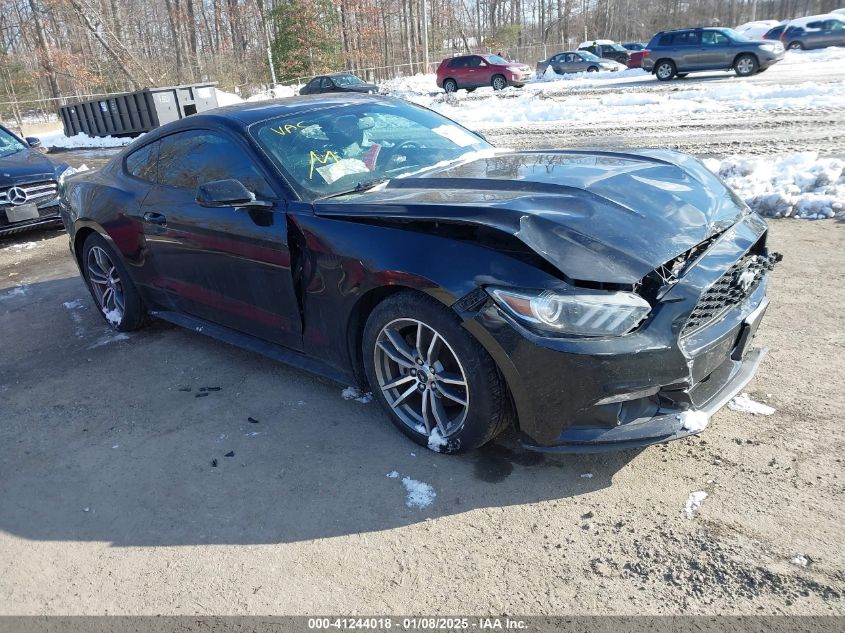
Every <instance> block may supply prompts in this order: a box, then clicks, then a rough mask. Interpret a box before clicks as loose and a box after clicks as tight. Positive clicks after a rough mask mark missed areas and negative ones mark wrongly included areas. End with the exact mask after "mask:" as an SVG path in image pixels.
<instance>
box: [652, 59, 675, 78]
mask: <svg viewBox="0 0 845 633" xmlns="http://www.w3.org/2000/svg"><path fill="white" fill-rule="evenodd" d="M676 72H677V69H676V68H675V64H674V62H672V61H670V60H668V59H663V60H661V61H659V62H657V66H655V67H654V75H655V77H657V79H659V80H660V81H669V80H670V79H672V77H674V76H675V73H676Z"/></svg>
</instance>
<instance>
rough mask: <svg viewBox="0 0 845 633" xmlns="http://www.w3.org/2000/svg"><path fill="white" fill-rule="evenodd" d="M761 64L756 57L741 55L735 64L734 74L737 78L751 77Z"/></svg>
mask: <svg viewBox="0 0 845 633" xmlns="http://www.w3.org/2000/svg"><path fill="white" fill-rule="evenodd" d="M758 67H759V64H758V63H757V58H756V57H754V55H740V56H739V57H737V58H736V61H735V62H734V72H735V73H736V74H737V77H749V76H751V75H753V74H754V73H756V72H757V68H758Z"/></svg>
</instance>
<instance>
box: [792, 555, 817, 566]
mask: <svg viewBox="0 0 845 633" xmlns="http://www.w3.org/2000/svg"><path fill="white" fill-rule="evenodd" d="M789 562H791V563H792V564H793V565H798V566H799V567H808V566H809V565H812V564H813V562H815V561H813V559H812V558H810V557H809V556H807V555H806V554H798V556H796V557H795V558H793V559H792V560H791V561H789Z"/></svg>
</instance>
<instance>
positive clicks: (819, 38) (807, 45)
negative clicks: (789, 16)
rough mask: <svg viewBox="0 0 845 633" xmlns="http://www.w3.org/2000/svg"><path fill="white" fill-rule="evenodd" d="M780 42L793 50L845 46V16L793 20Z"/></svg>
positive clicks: (831, 15) (818, 16) (832, 15)
mask: <svg viewBox="0 0 845 633" xmlns="http://www.w3.org/2000/svg"><path fill="white" fill-rule="evenodd" d="M780 41H781V42H782V43H783V45H784V46H785V47H786V48H788V49H792V50H795V49H799V50H803V49H807V50H811V49H814V48H827V47H828V46H845V15H841V14H835V13H828V14H825V15H814V16H809V17H806V18H800V19H798V20H792V21H791V22H790V23H789V24H787V26H786V29H784V31H783V33H781V35H780Z"/></svg>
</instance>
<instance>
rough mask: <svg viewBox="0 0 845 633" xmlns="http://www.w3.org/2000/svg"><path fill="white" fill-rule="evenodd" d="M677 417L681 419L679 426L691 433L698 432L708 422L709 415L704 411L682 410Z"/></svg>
mask: <svg viewBox="0 0 845 633" xmlns="http://www.w3.org/2000/svg"><path fill="white" fill-rule="evenodd" d="M677 418H678V419H679V420H680V421H681V427H682V428H683V429H685V430H687V431H692V432H693V433H699V432H701V431H703V430H704V429H706V428H707V425H708V424H710V416H708V415H707V414H706V413H705V412H704V411H684V412H683V413H681V414H680V415H679V416H677Z"/></svg>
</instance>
